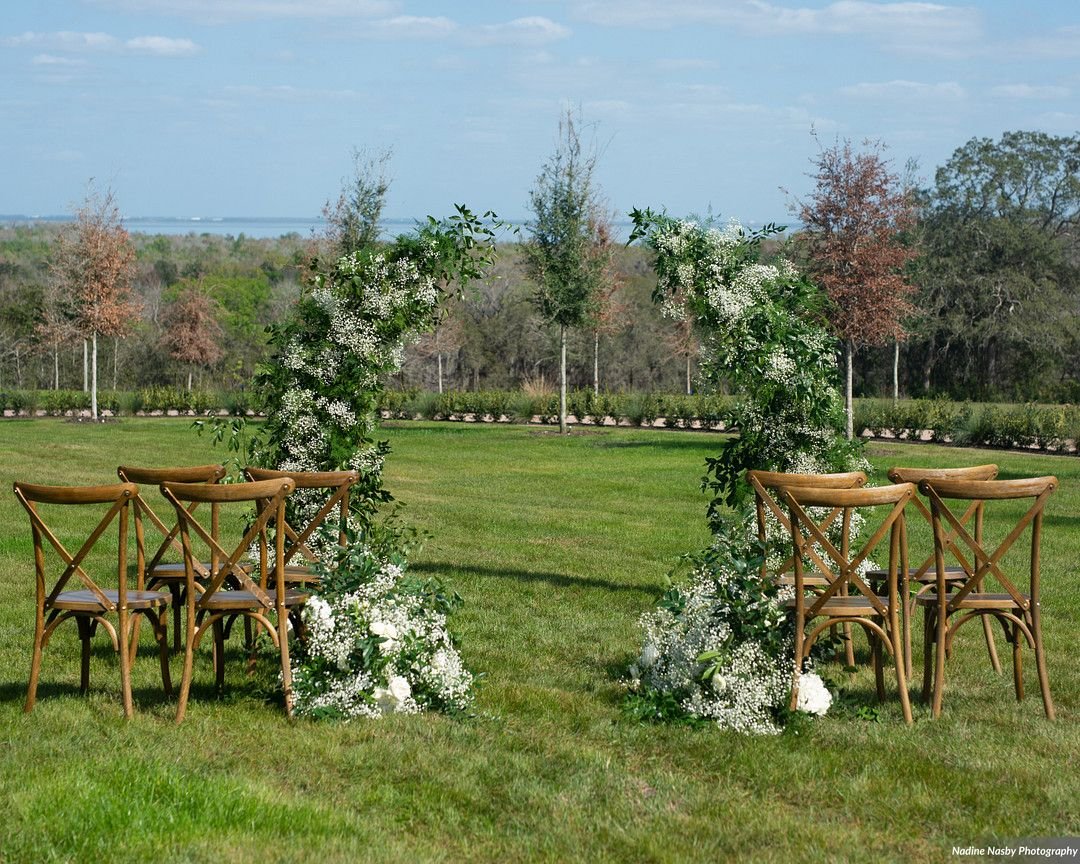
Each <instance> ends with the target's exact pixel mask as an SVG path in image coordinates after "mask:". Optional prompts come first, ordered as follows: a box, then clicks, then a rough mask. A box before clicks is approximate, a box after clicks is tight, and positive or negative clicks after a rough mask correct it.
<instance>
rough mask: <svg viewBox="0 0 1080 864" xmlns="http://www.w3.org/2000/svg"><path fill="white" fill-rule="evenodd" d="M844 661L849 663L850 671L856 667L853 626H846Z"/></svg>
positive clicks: (846, 624) (844, 628)
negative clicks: (852, 634) (852, 636)
mask: <svg viewBox="0 0 1080 864" xmlns="http://www.w3.org/2000/svg"><path fill="white" fill-rule="evenodd" d="M843 631H844V660H845V661H846V662H847V666H848V668H849V669H850V668H851V667H852V666H854V665H855V640H853V639H852V638H851V625H850V624H848V623H845V624H844V627H843Z"/></svg>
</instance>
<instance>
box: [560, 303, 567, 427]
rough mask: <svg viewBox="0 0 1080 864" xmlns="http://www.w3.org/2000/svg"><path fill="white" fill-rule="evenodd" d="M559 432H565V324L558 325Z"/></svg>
mask: <svg viewBox="0 0 1080 864" xmlns="http://www.w3.org/2000/svg"><path fill="white" fill-rule="evenodd" d="M559 355H560V360H559V434H560V435H565V434H566V325H565V324H563V325H560V326H559Z"/></svg>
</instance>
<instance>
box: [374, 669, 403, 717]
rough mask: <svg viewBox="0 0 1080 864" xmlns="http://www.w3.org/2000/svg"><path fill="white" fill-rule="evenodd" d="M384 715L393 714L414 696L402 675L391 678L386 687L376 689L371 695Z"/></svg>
mask: <svg viewBox="0 0 1080 864" xmlns="http://www.w3.org/2000/svg"><path fill="white" fill-rule="evenodd" d="M371 695H372V696H374V697H375V702H376V703H377V704H378V706H379V711H381V712H382V713H383V714H393V713H394V712H395V711H396V710H397V709H398V708H399V707H400V706H401V704H402V703H403V702H404V701H405V700H406V699H408V698H409V697H410V696H411V695H412V687H410V686H409V682H408V681H406V680H405V679H404V678H403V677H401V676H400V675H393V676H391V678H390V680H389V681H388V682H387V685H386V687H376V688H375V690H374V691H373V692H372V694H371Z"/></svg>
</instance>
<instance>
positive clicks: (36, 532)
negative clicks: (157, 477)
mask: <svg viewBox="0 0 1080 864" xmlns="http://www.w3.org/2000/svg"><path fill="white" fill-rule="evenodd" d="M14 489H15V497H16V498H18V499H19V503H21V504H22V506H23V507H24V508H25V509H26V512H27V513H28V514H29V516H30V528H31V532H32V534H33V538H34V570H35V575H36V582H37V603H36V608H35V616H34V648H33V655H32V659H31V663H30V685H29V688H28V689H27V693H26V705H25V709H24V710H26V711H32V710H33V708H34V703H35V701H36V699H37V686H38V677H39V675H40V672H41V660H42V654H43V652H44V650H45V647H46V646H47V645H48V643H49V639H50V638H51V637H52V635H53V633H54V632H55V631H56V628H57V627H59V626H60V625H61V624H63V623H64V621H67V620H68V619H71V618H73V619H74V620H75V622H76V624H77V625H78V628H79V639H80V640H81V642H82V663H81V675H80V691H81V692H83V693H85V692H86V690H87V688H88V687H89V685H90V639H91V638H92V637H93V636H94V634H95V633H96V631H97V628H98V627H99V626H100V627H102V628H103V629H104V630H105V632H106V633H108V634H109V638H110V639H111V640H112V643H113V647H114V648H115V649H116V651H117V653H118V654H119V655H120V687H121V693H122V701H123V706H124V716H125V717H130V716H132V714H133V710H134V709H133V706H132V698H131V666H130V664H131V661H132V658H133V654H134V649H133V645H132V644H131V643H132V631H133V630H134V627H133V618H135V619H137V617H138V616H139V615H145V616H146V617H147V618H149V619H150V622H151V624H152V625H153V627H154V634H155V636H156V638H157V642H158V648H159V652H160V655H161V680H162V684H163V686H164V689H165V692H166V693H170V692H171V691H172V686H171V683H170V680H169V647H168V635H167V632H166V626H167V625H166V618H165V615H164V611H165V607H166V606H168V604H169V595H168V594H163V593H159V592H156V591H147V590H145V587H144V585H143V578H142V577H143V573H142V571H141V570H137V573H138V577H137V583H136V586H135V588H134V589H132V590H129V589H128V587H127V580H128V573H127V569H128V568H127V546H128V508H129V506H130V504H131V502H132V501H134V500H135V499H136V498H137V497H138V492H139V489H138V487H137V486H136V485H135V484H133V483H114V484H111V485H107V486H38V485H34V484H31V483H15V484H14ZM39 505H62V506H84V507H90V506H94V505H97V508H98V511H100V508H101V507H102V506H103V505H109V506H108V509H107V511H106V512H105V514H104V516H102V517H101V518H100V519H99V520H98V522H97V523H96V525H95V526H94V527H93V528H92V529H91V530H90V531H89V533H88V534H85V535H83V534H80V536H85V540H83V541H82V545H80V547H79V548H78V550H77V551H76V552H75V553H74V554H72V553H71V552H70V551H69V550H68V549H67V548H66V547H65V546H64V544H63V543H62V542H61V540H60V538H59V537H58V536H57V532H54V531H53V529H51V528H50V527H49V525H48V524H47V523H46V521H45V519H44V517H43V516H42V513H41V509H40V508H39ZM114 521H115V522H117V524H118V526H119V527H118V543H119V545H118V548H117V562H116V587H115V588H112V587H102V585H101V584H99V580H97V579H95V578H93V577H92V576H91V575H90V573H88V572H87V569H86V567H85V566H84V565H87V566H89V562H88V560H87V559H88V557H89V556H90V554H91V552H92V550H93V549H94V546H95V545H96V544H97V542H98V541H99V540H100V539H101V537H102V536H103V535H104V533H105V531H106V530H107V529H108V528H109V526H110V525H111V524H112V523H113V522H114ZM46 543H47V544H48V546H49V547H51V548H52V551H53V552H54V553H55V557H56V558H58V559H59V561H58V562H57V563H56V569H57V570H58V572H59V576H57V578H56V580H55V581H54V582H51V585H50V581H51V580H50V579H49V578H48V571H49V569H50V566H49V565H50V563H51V558H52V557H53V556H47V555H46ZM140 551H141V550H140ZM72 577H74V579H75V582H76V583H77V584H78V585H79V586H80V587H78V588H76V589H75V590H70V589H68V585H69V584H70V583H71V582H72ZM110 581H111V580H110ZM159 612H160V613H161V614H160V615H159ZM111 616H115V617H116V619H117V626H116V627H114V626H113V623H112V621H110V620H109V618H110V617H111Z"/></svg>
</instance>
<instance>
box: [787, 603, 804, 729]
mask: <svg viewBox="0 0 1080 864" xmlns="http://www.w3.org/2000/svg"><path fill="white" fill-rule="evenodd" d="M804 635H805V634H804V633H803V623H802V622H801V621H799V622H797V623H796V625H795V651H794V660H795V662H794V666H793V667H792V670H791V702H790V703H789V704H788V710H789V711H794V710H796V709H797V708H798V707H799V675H800V674H801V673H802V664H803V637H804Z"/></svg>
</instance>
